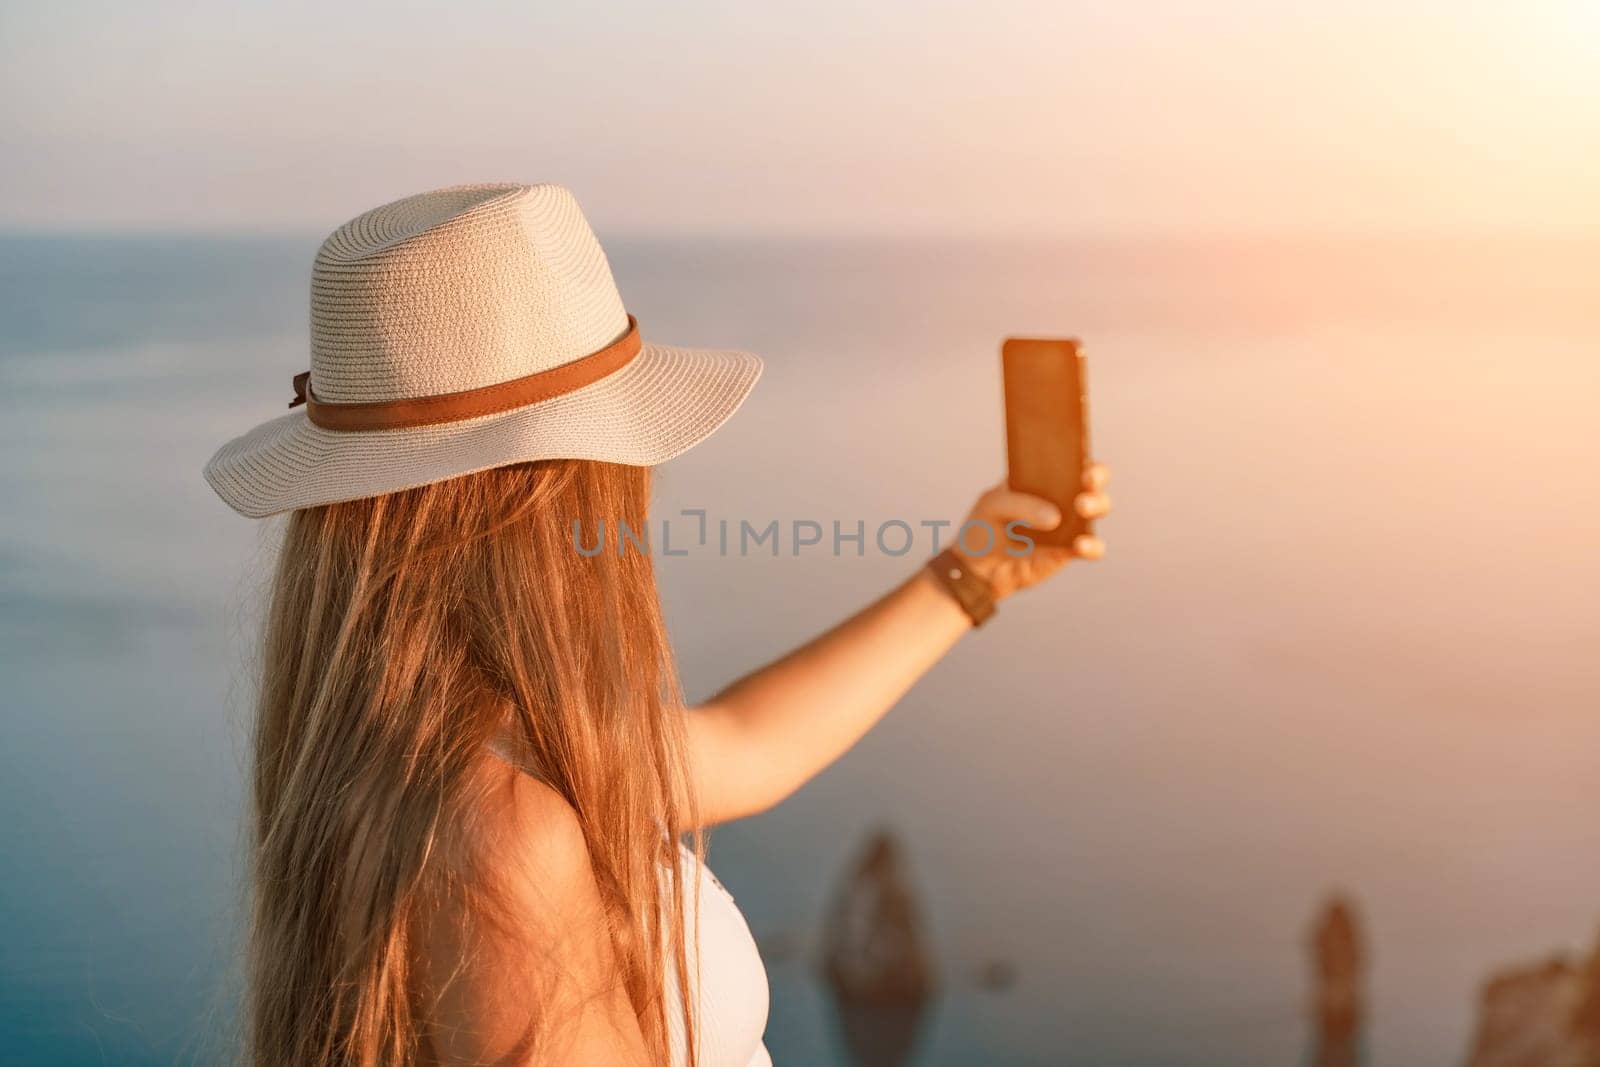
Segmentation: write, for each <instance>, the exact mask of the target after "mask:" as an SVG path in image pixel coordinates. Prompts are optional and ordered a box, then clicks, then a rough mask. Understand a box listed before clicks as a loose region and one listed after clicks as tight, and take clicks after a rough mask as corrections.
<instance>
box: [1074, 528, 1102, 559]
mask: <svg viewBox="0 0 1600 1067" xmlns="http://www.w3.org/2000/svg"><path fill="white" fill-rule="evenodd" d="M1072 554H1073V555H1075V556H1077V557H1078V558H1079V559H1099V558H1100V557H1101V556H1104V555H1105V554H1106V543H1105V542H1104V541H1102V540H1100V538H1098V537H1092V536H1090V535H1089V534H1079V535H1078V536H1077V537H1074V538H1073V539H1072Z"/></svg>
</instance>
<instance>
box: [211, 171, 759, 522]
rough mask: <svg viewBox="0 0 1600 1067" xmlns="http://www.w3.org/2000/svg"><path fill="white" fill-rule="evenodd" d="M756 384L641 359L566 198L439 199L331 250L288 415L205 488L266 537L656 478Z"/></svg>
mask: <svg viewBox="0 0 1600 1067" xmlns="http://www.w3.org/2000/svg"><path fill="white" fill-rule="evenodd" d="M760 375H761V361H760V360H759V359H757V358H756V357H755V356H752V355H748V354H746V353H744V352H726V351H713V350H709V349H700V348H677V347H672V346H668V345H661V344H656V343H654V342H650V341H642V340H641V339H640V336H639V327H638V324H637V323H636V322H635V321H634V320H633V318H632V316H630V315H629V314H628V313H627V312H626V311H624V310H623V306H622V298H621V297H620V296H619V295H618V293H617V287H616V283H615V282H614V281H613V280H612V278H611V268H610V266H609V265H608V264H607V263H606V257H605V253H604V252H603V251H602V250H601V248H600V244H599V242H598V241H596V240H595V237H594V234H593V232H592V231H591V230H590V229H589V225H588V223H587V222H585V221H584V218H583V213H582V212H581V211H580V210H579V209H578V203H577V201H576V200H575V199H573V196H572V194H571V193H570V192H568V191H567V190H566V189H564V188H562V187H561V186H559V185H504V184H501V185H469V186H460V187H457V188H451V189H440V190H437V191H435V192H431V193H422V194H420V195H418V196H412V197H407V198H406V199H404V200H397V201H395V202H394V203H392V204H387V205H385V206H383V207H380V208H376V209H375V210H372V211H369V212H367V213H366V214H365V215H361V216H359V217H357V218H355V219H352V220H351V221H349V222H347V223H345V224H344V225H343V226H341V227H339V229H337V230H335V231H334V233H333V235H332V236H331V237H329V238H328V239H327V240H326V241H324V242H323V244H322V248H321V249H320V250H319V251H318V252H317V259H316V264H315V266H314V267H313V268H312V274H311V369H310V371H309V373H308V374H301V375H296V376H295V380H294V399H293V400H292V401H291V402H290V407H291V408H292V409H293V410H292V411H291V412H290V413H289V414H287V415H282V416H280V417H278V418H276V419H273V420H272V421H270V422H267V423H264V424H262V425H260V426H257V427H256V428H255V429H253V430H251V431H250V432H249V433H247V434H245V435H244V436H243V437H238V438H235V439H234V440H232V441H229V442H228V443H227V444H225V445H223V446H222V448H221V449H220V450H219V451H218V452H217V454H216V455H215V456H213V457H211V461H210V462H209V463H207V464H206V469H205V474H206V480H207V481H208V482H210V483H211V487H212V488H213V489H215V490H216V491H217V495H219V496H220V497H222V499H223V500H224V501H225V502H226V503H227V504H228V505H229V506H230V507H232V508H233V509H234V510H235V511H238V512H240V513H242V514H244V515H249V516H252V517H261V516H265V515H272V514H275V513H277V512H280V511H288V510H291V509H293V508H305V507H312V506H314V505H317V504H328V503H332V502H334V501H339V500H353V499H356V498H359V497H367V496H377V495H379V494H381V493H392V492H395V491H397V490H400V489H407V488H410V487H412V486H418V485H426V484H428V483H430V482H437V481H442V480H444V479H446V478H454V477H458V476H460V475H463V474H470V473H472V472H474V471H480V470H486V469H488V468H490V467H499V466H503V465H505V464H508V463H518V462H522V461H525V460H536V459H560V458H569V459H598V460H609V461H611V462H614V463H627V464H632V465H635V466H650V465H653V464H656V463H662V462H664V461H666V460H668V459H671V458H672V457H673V456H676V455H678V454H679V453H681V452H683V451H685V450H686V449H688V448H689V447H691V446H692V445H694V444H696V443H697V442H699V441H701V440H703V439H704V438H705V437H707V436H708V435H709V434H710V433H711V432H712V431H713V430H715V429H716V428H717V427H718V426H720V425H722V423H723V422H724V421H725V420H726V419H727V418H728V416H730V415H732V414H733V412H734V411H735V410H736V409H737V408H738V407H739V405H740V403H741V402H743V400H744V398H745V396H746V395H747V394H748V393H749V392H750V389H751V387H752V386H753V385H755V382H756V379H757V378H758V377H760ZM285 384H286V385H287V384H288V383H285Z"/></svg>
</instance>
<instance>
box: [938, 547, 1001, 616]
mask: <svg viewBox="0 0 1600 1067" xmlns="http://www.w3.org/2000/svg"><path fill="white" fill-rule="evenodd" d="M928 569H929V570H930V571H932V572H933V576H934V577H935V578H936V579H938V581H939V584H940V585H941V586H943V587H944V589H945V592H947V593H949V594H950V595H951V596H952V597H954V598H955V601H956V603H957V604H960V605H961V610H962V611H964V612H966V613H967V618H969V619H971V620H972V625H973V626H982V625H983V624H984V623H986V622H988V621H989V616H991V615H993V614H994V586H992V585H990V584H989V581H988V579H986V578H984V577H983V576H982V575H980V574H978V573H976V572H975V571H973V569H972V568H971V567H970V566H969V565H968V564H967V561H966V560H964V559H962V558H961V557H960V556H958V555H956V553H955V550H954V549H949V548H947V549H945V550H944V551H943V552H941V553H939V554H938V555H937V556H934V557H933V559H931V560H929V561H928Z"/></svg>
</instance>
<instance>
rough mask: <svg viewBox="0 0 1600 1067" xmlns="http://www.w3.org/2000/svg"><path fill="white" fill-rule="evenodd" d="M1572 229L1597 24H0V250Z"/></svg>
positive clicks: (1119, 13) (74, 19)
mask: <svg viewBox="0 0 1600 1067" xmlns="http://www.w3.org/2000/svg"><path fill="white" fill-rule="evenodd" d="M492 180H518V181H557V182H561V183H563V184H566V185H569V186H571V187H572V188H573V189H574V190H575V191H576V192H577V193H578V196H579V199H580V201H581V202H582V203H583V204H584V206H585V209H586V211H587V212H588V214H589V215H590V217H591V219H592V220H594V221H595V222H596V223H597V224H598V225H601V226H602V227H605V228H612V229H623V230H630V231H641V232H652V231H661V232H672V233H678V232H696V233H722V232H728V233H749V232H755V233H773V234H785V235H788V234H797V233H798V234H835V233H862V232H869V233H882V232H908V233H924V232H926V233H994V234H1000V233H1004V234H1017V233H1022V234H1042V235H1057V234H1061V235H1071V234H1080V233H1092V234H1103V233H1130V232H1131V233H1146V232H1155V233H1166V232H1199V233H1212V232H1220V231H1226V232H1242V231H1243V232H1263V233H1266V232H1295V233H1304V232H1317V233H1324V232H1326V233H1344V232H1350V231H1360V232H1366V231H1375V232H1376V231H1382V232H1390V231H1405V232H1410V231H1423V232H1433V231H1449V232H1456V231H1472V232H1477V231H1496V232H1500V231H1518V232H1538V233H1541V234H1543V233H1567V232H1573V231H1585V232H1587V233H1589V234H1593V233H1595V232H1600V195H1597V191H1600V0H1521V2H1513V0H1492V2H1484V0H1453V2H1434V0H1427V2H1423V0H1391V2H1382V3H1380V2H1374V0H1341V2H1337V3H1335V2H1315V3H1314V2H1311V0H1303V2H1276V3H1266V2H1253V0H1207V2H1204V3H1202V2H1199V0H1193V2H1172V0H1168V2H1160V0H1154V2H1147V3H1139V4H1127V3H1112V2H1104V3H1074V2H1063V0H1054V2H1039V3H1007V2H1004V0H1000V2H993V3H964V4H956V3H946V2H943V0H922V2H912V0H853V2H837V0H810V2H807V3H804V4H798V3H787V4H784V3H775V2H766V0H738V2H734V0H730V2H716V3H713V2H704V0H683V2H675V3H670V4H668V3H642V2H637V0H627V2H617V3H606V4H602V3H591V2H586V0H585V2H578V0H570V2H567V3H560V4H557V3H552V2H549V0H521V2H519V3H516V4H497V3H489V2H486V0H457V2H453V3H435V4H420V3H403V2H390V3H374V2H366V0H358V2H340V3H329V2H326V0H319V2H315V3H310V2H302V0H275V2H273V3H270V4H268V3H260V4H230V3H225V2H220V0H150V2H142V3H137V4H131V3H127V2H126V0H117V2H85V0H5V2H4V4H3V5H0V228H7V229H18V228H20V229H46V230H50V229H89V230H94V229H173V228H177V229H184V230H222V231H233V230H237V231H248V232H255V231H263V230H266V231H270V230H279V229H317V228H324V229H325V228H328V227H330V226H332V225H335V224H337V223H338V222H339V221H341V220H343V219H344V218H347V217H349V216H351V215H354V214H356V213H358V212H359V211H361V210H364V209H366V208H368V207H371V206H373V205H375V204H378V203H382V202H384V201H386V200H390V199H394V198H397V197H400V196H404V195H407V194H410V193H413V192H418V191H421V190H423V189H427V188H432V187H436V186H440V185H449V184H456V183H460V182H468V181H492Z"/></svg>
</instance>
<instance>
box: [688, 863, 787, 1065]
mask: <svg viewBox="0 0 1600 1067" xmlns="http://www.w3.org/2000/svg"><path fill="white" fill-rule="evenodd" d="M678 856H679V862H680V863H682V865H683V880H684V889H685V894H686V895H688V893H689V892H690V891H692V888H693V886H694V884H695V874H696V872H695V868H696V867H697V866H698V867H699V883H700V937H699V945H698V948H697V947H696V944H695V940H694V936H693V935H694V913H693V908H694V901H693V900H692V899H691V900H685V901H684V919H683V928H684V932H685V936H686V937H687V938H688V939H689V941H688V949H689V951H688V957H689V959H688V963H689V981H690V983H691V985H692V984H694V982H695V968H696V964H697V963H698V966H699V972H700V973H699V993H700V996H699V999H698V1000H697V1001H696V1004H697V1007H698V1009H699V1010H698V1011H696V1012H695V1016H694V1019H695V1031H696V1033H695V1036H696V1038H698V1041H697V1042H696V1043H697V1044H698V1045H699V1046H700V1047H699V1052H700V1067H772V1057H771V1056H769V1055H767V1047H766V1045H765V1044H763V1042H762V1040H761V1035H762V1033H763V1032H765V1030H766V1028H767V970H766V968H765V967H764V966H763V965H762V963H761V954H760V953H759V952H758V951H757V950H756V942H755V938H753V937H751V936H750V927H749V926H747V925H746V924H745V921H744V915H743V914H741V913H740V911H739V906H738V905H737V904H735V903H734V902H733V896H732V895H731V894H730V893H729V892H728V891H727V890H726V889H724V888H722V883H721V882H719V881H717V878H716V875H714V874H712V873H711V868H709V867H707V866H706V865H705V864H698V863H696V861H695V858H694V853H693V852H691V851H689V849H687V848H685V847H684V846H682V845H679V846H678ZM675 971H676V968H674V967H672V966H671V965H670V964H669V965H668V968H667V991H666V992H667V1027H668V1038H669V1040H670V1042H671V1046H672V1064H673V1067H681V1065H683V1064H687V1063H688V1062H689V1057H688V1054H687V1051H686V1043H685V1041H684V1035H683V1009H682V1006H681V1005H682V1003H683V1001H682V993H681V991H680V990H679V989H678V979H677V975H676V973H675Z"/></svg>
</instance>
